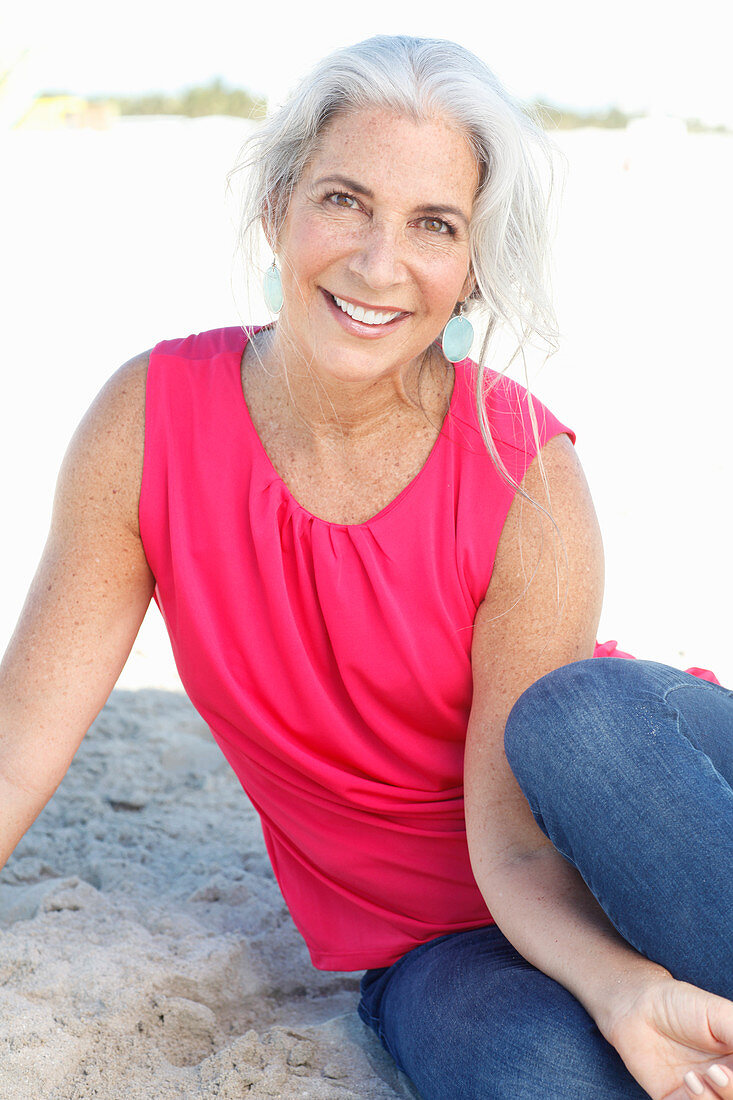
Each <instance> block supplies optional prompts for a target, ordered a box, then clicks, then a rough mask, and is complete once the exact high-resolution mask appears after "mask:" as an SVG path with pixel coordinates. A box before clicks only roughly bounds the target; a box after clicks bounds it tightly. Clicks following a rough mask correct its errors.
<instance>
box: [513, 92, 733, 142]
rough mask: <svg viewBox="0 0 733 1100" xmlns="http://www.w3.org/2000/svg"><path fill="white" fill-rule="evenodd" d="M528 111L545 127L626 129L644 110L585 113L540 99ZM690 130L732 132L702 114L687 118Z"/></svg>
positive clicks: (611, 108)
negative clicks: (705, 121)
mask: <svg viewBox="0 0 733 1100" xmlns="http://www.w3.org/2000/svg"><path fill="white" fill-rule="evenodd" d="M527 111H528V113H529V114H530V115H531V116H532V117H533V118H534V119H535V120H536V121H537V122H539V124H540V126H543V127H544V129H545V130H579V129H581V128H582V127H584V126H598V127H600V128H601V129H604V130H623V129H625V128H626V126H628V124H629V122H631V121H632V120H633V119H635V118H641V117H643V116H642V113H641V112H637V113H635V114H629V115H627V114H625V113H624V111H621V110H619V108H618V107H609V108H608V109H607V110H605V111H589V112H587V113H581V112H579V111H573V110H571V109H570V108H568V107H557V106H555V105H554V104H552V103H547V102H546V101H544V100H541V99H536V100H534V101H533V102H532V103H531V104H529V106H528V108H527ZM686 125H687V130H688V132H689V133H691V134H729V133H730V132H731V131H730V130H729V129H728V127H726V126H710V125H708V124H707V123H704V122H701V121H700V119H699V118H689V119H687V120H686Z"/></svg>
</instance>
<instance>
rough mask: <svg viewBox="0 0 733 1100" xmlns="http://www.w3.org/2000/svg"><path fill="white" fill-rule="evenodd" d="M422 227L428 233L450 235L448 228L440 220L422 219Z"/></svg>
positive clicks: (446, 224) (445, 223)
mask: <svg viewBox="0 0 733 1100" xmlns="http://www.w3.org/2000/svg"><path fill="white" fill-rule="evenodd" d="M423 225H424V226H425V228H426V229H427V231H428V232H429V233H450V226H449V225H448V223H447V222H444V221H443V220H442V219H441V218H423Z"/></svg>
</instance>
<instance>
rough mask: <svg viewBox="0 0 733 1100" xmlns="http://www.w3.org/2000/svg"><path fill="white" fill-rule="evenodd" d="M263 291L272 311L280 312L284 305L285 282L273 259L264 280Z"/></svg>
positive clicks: (268, 306)
mask: <svg viewBox="0 0 733 1100" xmlns="http://www.w3.org/2000/svg"><path fill="white" fill-rule="evenodd" d="M262 293H263V295H264V298H265V305H266V306H267V308H268V309H269V311H270V313H279V312H280V310H281V309H282V307H283V282H282V279H281V278H280V272H279V271H278V267H277V263H276V262H275V260H273V261H272V265H271V266H270V267H268V269H267V271H266V272H265V275H264V278H263V280H262Z"/></svg>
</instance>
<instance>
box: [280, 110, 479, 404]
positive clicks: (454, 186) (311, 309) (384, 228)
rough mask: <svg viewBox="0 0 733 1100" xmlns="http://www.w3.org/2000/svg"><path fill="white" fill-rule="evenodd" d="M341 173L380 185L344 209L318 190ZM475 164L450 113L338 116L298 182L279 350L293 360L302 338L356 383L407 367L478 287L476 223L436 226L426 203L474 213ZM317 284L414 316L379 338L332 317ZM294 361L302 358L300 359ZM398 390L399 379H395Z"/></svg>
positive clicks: (341, 376)
mask: <svg viewBox="0 0 733 1100" xmlns="http://www.w3.org/2000/svg"><path fill="white" fill-rule="evenodd" d="M332 175H340V176H343V177H346V178H348V179H351V180H354V181H356V182H358V183H359V184H361V185H362V187H364V188H365V189H366V190H368V191H370V192H371V193H372V196H373V197H372V198H366V197H363V196H361V195H356V196H355V201H353V202H352V204H351V205H350V206H348V207H342V206H339V205H336V204H335V202H334V197H333V196H330V197H329V192H330V191H334V190H337V191H338V190H342V191H346V190H347V189H346V188H343V187H341V188H339V186H338V185H333V184H329V185H323V186H317V181H319V180H320V179H322V178H324V177H329V176H332ZM477 186H478V169H477V166H476V162H475V159H474V157H473V154H472V153H471V150H470V148H469V146H468V143H467V141H466V138H465V137H464V136H463V134H462V133H460V132H459V131H458V130H456V129H454V128H453V127H451V126H449V125H448V124H447V123H446V122H444V121H442V120H435V121H430V122H422V123H415V122H412V121H411V120H410V119H407V118H402V117H400V116H399V115H395V114H393V113H391V112H385V111H357V112H350V113H348V114H346V115H342V116H338V117H337V118H336V119H335V120H334V121H333V122H332V123H331V125H330V126H329V127H328V129H327V130H326V132H325V134H324V136H323V137H322V140H321V142H320V145H319V148H318V151H317V152H316V155H315V156H314V158H313V160H312V161H311V163H310V164H309V165H308V167H307V169H306V171H305V173H304V175H303V177H302V179H301V180H300V182H299V183H298V186H297V187H296V189H295V192H294V194H293V197H292V199H291V202H290V206H289V209H288V213H287V217H286V219H285V223H284V225H283V227H282V229H281V231H280V233H279V235H278V238H277V241H276V242H274V243H275V248H276V251H277V254H278V259H279V262H280V266H281V271H282V278H283V288H284V292H285V306H284V308H283V311H282V313H281V314H280V317H279V319H278V324H277V336H276V340H275V342H274V344H273V349H272V350H273V354H275V355H277V356H278V357H279V358H280V359H281V361H282V362H284V363H285V364H286V365H287V364H288V363H289V361H290V360H291V359H292V351H291V352H290V354H288V350H287V349H288V345H289V344H291V342H292V343H294V344H295V345H296V347H297V349H298V352H299V353H300V355H301V356H302V357H303V358H304V359H306V360H307V361H308V362H309V363H310V369H311V370H312V371H314V372H316V373H317V374H318V375H319V377H320V378H321V379H322V380H323V381H324V383H326V384H327V382H328V381H329V380H331V379H333V380H338V381H340V382H342V383H344V382H345V383H349V384H351V385H352V386H353V385H354V384H356V385H358V384H361V385H362V387H363V384H364V383H365V382H368V383H370V384H371V385H372V386H373V384H374V382H376V381H379V382H385V381H389V383H390V387H389V388H390V389H391V391H392V392H394V389H395V378H402V379H404V377H405V376H406V374H408V373H409V370H410V365H411V364H414V361H415V359H416V357H417V356H419V355H420V354H421V353H422V352H423V351H424V350H425V348H427V347H428V346H429V345H430V344H431V343H432V341H433V340H435V338H436V337H437V336H438V335H439V333H440V332H441V330H442V329H443V327H444V325H445V323H446V322H447V321H448V319H449V318H450V316H451V313H452V312H453V309H454V307H455V304H456V302H457V301H459V300H461V299H462V298H463V297H465V295H466V293H468V291H469V290H470V287H471V283H470V277H469V247H468V229H467V225H466V224H465V222H463V221H462V220H461V219H459V218H455V217H452V218H451V224H452V225H453V226H454V227H455V234H454V235H453V234H451V233H449V232H440V231H436V230H437V225H436V219H435V218H428V219H426V218H425V215H424V213H423V212H424V211H425V210H426V209H427V208H432V207H437V206H452V207H456V208H458V209H459V210H461V211H462V212H463V213H464V214H465V218H466V221H468V220H469V219H470V216H471V210H472V208H473V201H474V195H475V192H476V188H477ZM321 288H324V289H326V290H328V291H330V292H331V293H332V294H336V295H338V296H341V297H344V298H347V299H352V300H355V301H358V302H364V303H366V304H368V305H371V306H374V307H375V308H387V309H399V310H404V311H407V312H408V313H409V317H408V319H407V321H406V322H405V323H404V324H402V325H401V326H400V328H399V329H398V330H397V331H396V332H395V333H394V334H392V335H389V336H385V338H384V339H382V340H370V341H366V340H360V339H359V338H358V337H353V336H347V335H345V334H344V332H343V331H342V330H341V329H340V328H339V326H338V324H337V323H336V322H335V321H334V320H333V318H332V316H331V315H330V313H329V311H328V309H327V307H326V304H325V302H324V300H323V295H322V293H321ZM293 366H295V364H293ZM397 385H398V386H399V383H397Z"/></svg>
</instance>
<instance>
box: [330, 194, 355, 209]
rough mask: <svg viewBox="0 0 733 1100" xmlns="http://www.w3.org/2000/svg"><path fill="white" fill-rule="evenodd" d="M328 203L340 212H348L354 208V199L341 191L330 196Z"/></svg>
mask: <svg viewBox="0 0 733 1100" xmlns="http://www.w3.org/2000/svg"><path fill="white" fill-rule="evenodd" d="M328 199H329V201H330V202H332V203H333V205H334V206H339V207H341V209H342V210H350V209H351V208H352V207H354V206H356V199H355V198H354V197H353V196H352V195H347V194H345V192H343V191H336V192H334V193H333V194H332V195H329V196H328Z"/></svg>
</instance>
